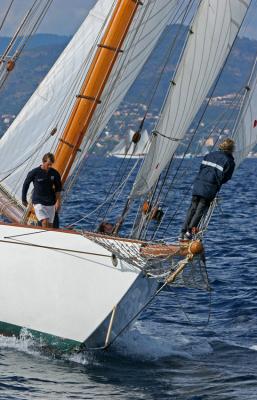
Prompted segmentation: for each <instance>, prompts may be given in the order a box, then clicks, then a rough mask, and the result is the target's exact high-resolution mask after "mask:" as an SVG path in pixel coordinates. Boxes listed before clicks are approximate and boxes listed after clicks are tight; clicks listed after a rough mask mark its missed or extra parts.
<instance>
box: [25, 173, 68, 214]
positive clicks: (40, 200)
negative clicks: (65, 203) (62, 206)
mask: <svg viewBox="0 0 257 400" xmlns="http://www.w3.org/2000/svg"><path fill="white" fill-rule="evenodd" d="M31 182H33V185H34V190H33V193H32V203H33V204H43V205H44V206H53V205H54V204H55V203H56V195H55V193H56V192H60V191H61V190H62V183H61V177H60V174H59V172H58V171H56V169H54V168H49V170H48V171H46V170H44V169H42V168H41V167H37V168H34V169H32V170H31V171H30V172H29V173H28V175H27V177H26V179H25V181H24V183H23V187H22V201H23V202H24V201H26V200H27V192H28V189H29V185H30V184H31Z"/></svg>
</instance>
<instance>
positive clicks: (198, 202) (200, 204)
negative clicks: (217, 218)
mask: <svg viewBox="0 0 257 400" xmlns="http://www.w3.org/2000/svg"><path fill="white" fill-rule="evenodd" d="M211 201H212V199H206V198H204V197H201V196H192V202H191V205H190V207H189V209H188V212H187V216H186V219H185V222H184V225H183V227H182V233H185V232H187V231H189V232H191V230H192V228H194V227H197V226H198V224H199V222H200V220H201V218H202V216H204V215H205V214H206V213H207V211H208V208H209V206H210V204H211Z"/></svg>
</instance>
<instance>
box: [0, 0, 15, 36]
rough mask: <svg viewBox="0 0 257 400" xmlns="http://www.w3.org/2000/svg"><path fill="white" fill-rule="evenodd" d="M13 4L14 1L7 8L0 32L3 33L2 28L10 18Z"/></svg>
mask: <svg viewBox="0 0 257 400" xmlns="http://www.w3.org/2000/svg"><path fill="white" fill-rule="evenodd" d="M13 2H14V0H11V2H10V4H9V6H8V7H7V10H6V12H5V14H4V16H3V19H2V22H1V24H0V32H1V30H2V28H3V26H4V23H5V21H6V18H7V17H8V14H9V12H10V10H11V7H12V5H13Z"/></svg>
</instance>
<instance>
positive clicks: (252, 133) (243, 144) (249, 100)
mask: <svg viewBox="0 0 257 400" xmlns="http://www.w3.org/2000/svg"><path fill="white" fill-rule="evenodd" d="M232 137H233V139H234V140H235V144H236V147H235V148H236V150H235V152H234V157H235V161H236V165H237V166H238V165H239V164H240V162H241V161H243V159H244V158H245V157H246V156H247V154H248V153H249V152H250V151H251V150H252V148H253V147H254V146H255V145H256V143H257V59H256V61H255V64H254V67H253V71H252V74H251V78H250V81H249V83H248V86H247V92H246V95H245V98H244V101H243V104H242V108H241V110H240V113H239V117H238V120H237V123H236V124H235V130H234V131H233V134H232Z"/></svg>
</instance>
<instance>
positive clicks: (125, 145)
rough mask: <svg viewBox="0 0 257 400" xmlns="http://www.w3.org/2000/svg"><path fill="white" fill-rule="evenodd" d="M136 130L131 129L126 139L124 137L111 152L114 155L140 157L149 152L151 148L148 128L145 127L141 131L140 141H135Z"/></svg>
mask: <svg viewBox="0 0 257 400" xmlns="http://www.w3.org/2000/svg"><path fill="white" fill-rule="evenodd" d="M133 135H134V132H133V131H132V130H131V129H130V130H129V132H128V135H127V136H126V137H125V139H122V140H121V141H120V142H119V143H118V144H117V145H116V146H115V147H114V149H113V151H112V152H111V153H110V155H111V156H114V157H118V158H119V157H125V156H128V157H132V158H139V157H143V156H144V155H146V154H147V151H148V150H149V145H150V140H149V135H148V133H147V130H146V129H144V130H143V131H142V133H141V138H140V141H139V142H138V143H133V142H132V138H133Z"/></svg>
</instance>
